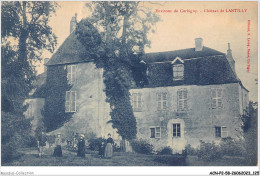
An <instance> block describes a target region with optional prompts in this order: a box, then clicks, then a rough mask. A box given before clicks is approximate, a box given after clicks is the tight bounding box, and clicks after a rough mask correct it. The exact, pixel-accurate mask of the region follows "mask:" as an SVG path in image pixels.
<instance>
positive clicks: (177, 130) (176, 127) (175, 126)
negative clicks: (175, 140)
mask: <svg viewBox="0 0 260 176" xmlns="http://www.w3.org/2000/svg"><path fill="white" fill-rule="evenodd" d="M172 129H173V130H172V136H173V137H181V124H180V123H174V124H172Z"/></svg>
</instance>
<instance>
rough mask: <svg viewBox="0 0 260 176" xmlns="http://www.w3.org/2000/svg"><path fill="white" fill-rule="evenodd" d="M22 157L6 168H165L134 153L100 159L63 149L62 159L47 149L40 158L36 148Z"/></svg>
mask: <svg viewBox="0 0 260 176" xmlns="http://www.w3.org/2000/svg"><path fill="white" fill-rule="evenodd" d="M20 152H22V153H23V155H22V156H21V157H20V158H19V159H18V160H15V161H13V162H11V163H6V164H3V165H6V166H165V164H161V163H158V162H155V161H153V159H154V156H152V155H142V154H135V153H122V152H115V153H114V156H113V157H112V159H105V158H100V157H99V156H98V154H97V152H91V153H89V154H86V157H85V158H80V157H77V156H76V153H75V152H71V151H68V150H64V149H63V151H62V152H63V157H52V152H53V149H52V148H51V149H47V150H46V151H45V155H44V156H43V157H42V158H39V157H38V156H37V150H36V148H30V149H22V150H21V151H20Z"/></svg>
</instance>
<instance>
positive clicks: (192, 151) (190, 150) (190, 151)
mask: <svg viewBox="0 0 260 176" xmlns="http://www.w3.org/2000/svg"><path fill="white" fill-rule="evenodd" d="M185 150H186V152H187V154H188V155H197V153H198V151H197V149H195V148H193V147H192V146H191V145H190V144H188V145H186V146H185Z"/></svg>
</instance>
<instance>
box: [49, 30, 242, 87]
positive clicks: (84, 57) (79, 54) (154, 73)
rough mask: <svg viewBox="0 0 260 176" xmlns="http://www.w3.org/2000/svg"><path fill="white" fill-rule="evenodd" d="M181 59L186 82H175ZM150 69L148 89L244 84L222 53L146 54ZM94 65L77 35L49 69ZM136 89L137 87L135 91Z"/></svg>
mask: <svg viewBox="0 0 260 176" xmlns="http://www.w3.org/2000/svg"><path fill="white" fill-rule="evenodd" d="M177 57H179V58H180V59H181V60H182V61H184V80H182V81H173V73H172V72H173V71H172V64H171V62H172V61H173V60H174V59H176V58H177ZM142 60H143V61H144V62H145V64H147V67H148V69H149V76H148V77H147V79H148V84H147V85H146V86H145V87H159V86H175V85H210V84H224V83H233V82H239V83H240V84H241V85H242V83H241V81H240V80H239V79H238V78H237V76H236V75H235V74H234V72H233V71H232V69H231V67H230V65H229V63H228V61H227V58H226V55H225V54H224V53H222V52H220V51H217V50H214V49H211V48H208V47H205V46H204V47H203V49H202V51H195V48H188V49H181V50H175V51H166V52H155V53H147V54H145V55H144V56H143V57H142ZM89 61H93V60H92V59H91V58H90V56H89V55H88V53H87V52H86V50H85V49H84V46H83V45H82V44H81V43H80V41H79V40H78V39H77V36H76V34H75V31H74V32H72V33H71V34H70V35H69V37H68V38H67V39H66V40H65V41H64V42H63V44H62V45H61V46H60V47H59V49H58V50H57V52H56V53H55V54H53V56H52V57H51V59H50V61H49V62H48V63H47V64H46V65H47V66H52V65H59V64H70V63H81V62H89ZM133 88H134V87H133Z"/></svg>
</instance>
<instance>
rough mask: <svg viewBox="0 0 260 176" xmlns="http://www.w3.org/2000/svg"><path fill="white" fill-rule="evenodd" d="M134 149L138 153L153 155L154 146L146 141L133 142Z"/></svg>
mask: <svg viewBox="0 0 260 176" xmlns="http://www.w3.org/2000/svg"><path fill="white" fill-rule="evenodd" d="M131 145H132V148H133V150H134V151H135V152H137V153H142V154H151V153H152V152H153V145H151V144H149V143H148V142H147V141H144V140H142V139H141V140H133V141H131Z"/></svg>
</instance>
